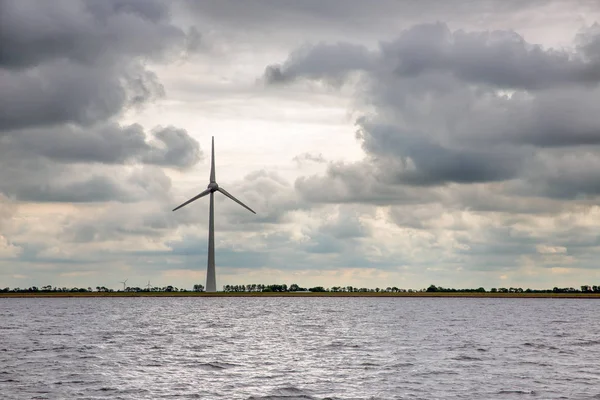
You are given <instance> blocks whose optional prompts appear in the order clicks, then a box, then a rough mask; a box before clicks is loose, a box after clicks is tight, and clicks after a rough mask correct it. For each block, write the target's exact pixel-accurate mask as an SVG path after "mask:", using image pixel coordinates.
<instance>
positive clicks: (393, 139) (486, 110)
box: [264, 23, 600, 209]
mask: <svg viewBox="0 0 600 400" xmlns="http://www.w3.org/2000/svg"><path fill="white" fill-rule="evenodd" d="M598 37H599V31H598V29H597V27H592V28H591V29H588V30H585V31H583V33H581V34H580V35H579V36H578V37H577V39H576V44H575V45H574V46H573V47H572V48H570V49H566V50H554V49H545V48H542V47H541V46H538V45H535V44H532V43H528V42H527V41H526V40H525V39H524V38H523V37H522V36H520V35H519V34H517V33H515V32H512V31H493V32H487V31H483V32H467V31H462V30H457V31H451V30H450V29H449V28H448V27H447V26H446V25H445V24H443V23H436V24H422V25H417V26H414V27H412V28H409V29H406V30H404V31H402V32H401V33H400V35H399V36H398V38H397V39H395V40H392V41H388V42H384V43H382V44H381V45H380V47H379V49H378V50H376V51H372V52H369V51H366V50H364V51H356V49H357V48H359V47H360V46H353V45H350V44H343V45H341V44H335V45H325V44H320V45H317V46H314V47H313V48H312V49H311V48H309V47H303V48H301V49H300V50H298V51H294V52H292V53H291V54H290V56H289V58H288V59H287V60H286V61H285V62H283V63H282V65H281V66H277V65H272V66H269V67H267V69H266V71H265V75H264V78H266V81H267V82H269V83H272V84H275V83H279V84H281V83H290V82H293V81H294V80H300V79H311V80H324V81H327V82H335V81H336V80H340V79H342V80H343V79H345V78H346V77H347V76H348V74H349V72H351V71H357V72H360V74H361V75H360V76H361V80H360V84H359V85H358V86H357V90H356V96H357V103H358V104H362V105H364V106H366V107H367V109H372V110H373V111H372V112H367V113H365V114H366V116H365V117H361V118H359V119H358V120H357V125H358V128H359V131H358V133H357V138H358V139H359V140H360V141H361V142H362V146H363V149H364V150H365V152H366V155H367V157H366V159H365V160H364V161H363V162H361V163H357V164H355V165H351V164H338V165H336V164H331V165H330V167H329V169H328V171H327V173H326V175H325V176H323V177H304V178H300V179H299V180H298V181H297V182H296V188H297V189H298V190H299V191H300V192H301V193H302V195H303V196H304V198H305V199H307V200H311V201H322V202H338V201H348V202H357V201H358V202H375V203H379V204H382V203H383V204H385V202H386V201H389V204H404V203H406V202H410V201H412V200H411V197H412V196H408V197H407V196H406V193H407V192H408V191H410V190H414V187H415V186H430V187H432V189H433V190H420V191H419V195H423V196H426V198H425V199H424V201H426V202H427V201H430V200H431V199H432V198H434V199H435V198H436V197H437V196H438V195H439V193H436V192H435V187H443V186H446V185H449V184H454V185H457V184H458V185H459V186H457V187H456V188H457V190H458V189H460V188H461V187H463V188H464V187H466V186H460V185H473V184H481V183H488V184H493V183H498V182H510V181H513V183H511V185H506V186H505V187H504V188H503V192H504V193H503V194H508V195H511V193H512V195H516V193H517V192H519V190H520V193H519V194H518V195H519V196H533V197H535V196H542V197H549V198H578V197H581V196H585V195H586V194H587V195H592V196H594V195H597V194H598V191H597V190H596V186H597V185H595V184H593V181H594V179H595V180H598V176H597V175H598V174H597V173H596V172H593V171H597V169H588V170H589V171H590V172H589V173H584V174H580V173H579V171H580V166H581V165H583V164H582V162H583V161H582V160H579V161H577V162H572V163H566V164H565V163H563V164H562V165H563V166H564V168H561V169H560V171H561V172H560V173H559V174H556V173H552V171H555V170H557V169H558V168H559V167H558V164H557V160H550V161H549V160H548V159H546V158H547V157H546V155H547V154H550V153H552V154H556V155H558V156H561V157H563V156H564V155H565V154H567V153H568V152H570V151H573V149H577V148H578V147H580V146H583V145H593V146H596V145H598V144H600V118H598V115H599V114H598V112H599V111H600V109H599V108H598V104H599V100H600V90H599V88H598V83H599V82H600V72H599V71H600V58H599V57H598V54H597V50H598V47H597V46H595V43H596V41H597V40H598ZM363 49H364V48H363ZM319 59H323V60H324V62H322V63H319V62H318V60H319ZM330 59H335V62H329V60H330ZM588 151H589V152H591V153H594V154H595V155H596V152H597V149H596V148H595V147H592V148H590V149H589V150H588ZM545 157H546V158H545ZM542 160H545V161H544V162H542ZM518 183H520V184H521V186H520V189H515V188H519V184H518ZM386 185H391V186H392V188H389V187H387V186H386ZM410 187H413V189H411V188H410ZM507 190H508V191H507ZM515 190H516V191H515ZM511 191H512V192H511ZM426 193H427V194H426ZM417 197H418V195H417ZM459 197H460V196H459ZM344 199H345V200H344ZM463 199H464V200H465V201H467V200H468V199H467V198H466V197H463ZM516 203H518V202H516ZM465 206H469V204H465ZM498 206H501V205H500V204H498ZM519 208H520V209H523V207H522V206H519ZM525 208H526V207H525Z"/></svg>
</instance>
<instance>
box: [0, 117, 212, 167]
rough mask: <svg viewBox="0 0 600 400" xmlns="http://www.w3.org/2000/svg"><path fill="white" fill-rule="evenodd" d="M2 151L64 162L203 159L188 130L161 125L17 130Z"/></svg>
mask: <svg viewBox="0 0 600 400" xmlns="http://www.w3.org/2000/svg"><path fill="white" fill-rule="evenodd" d="M0 142H1V143H2V144H3V150H2V151H0V154H2V153H8V152H10V153H12V154H15V153H19V154H20V155H21V156H23V157H37V156H42V157H46V158H48V159H50V160H53V161H56V162H60V163H82V162H83V163H85V162H90V163H93V162H96V163H105V164H126V163H135V162H138V163H139V162H143V163H146V164H156V165H163V166H171V167H181V168H184V167H189V166H192V165H194V164H196V163H197V162H198V161H199V160H200V159H201V158H202V152H201V151H200V146H199V144H198V142H197V141H196V140H195V139H193V138H192V137H190V136H189V135H188V133H187V132H186V131H185V130H184V129H178V128H175V127H172V126H169V127H157V128H155V129H154V130H153V131H152V134H151V135H149V134H146V133H145V132H144V130H143V128H142V127H141V126H140V125H137V124H133V125H129V126H122V125H119V124H117V123H106V124H97V125H94V126H93V127H89V128H81V127H79V126H76V125H66V126H63V127H60V128H59V127H56V128H49V129H33V130H25V131H20V132H13V134H12V135H10V136H7V137H4V138H3V139H0Z"/></svg>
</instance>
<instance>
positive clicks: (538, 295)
mask: <svg viewBox="0 0 600 400" xmlns="http://www.w3.org/2000/svg"><path fill="white" fill-rule="evenodd" d="M35 297H43V298H50V297H56V298H61V297H398V298H399V297H466V298H556V299H565V298H567V299H600V293H488V292H486V293H481V292H416V293H387V292H384V293H364V292H357V293H354V292H353V293H349V292H314V293H295V292H217V293H204V292H38V293H0V298H35Z"/></svg>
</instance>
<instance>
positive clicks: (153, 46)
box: [0, 0, 185, 69]
mask: <svg viewBox="0 0 600 400" xmlns="http://www.w3.org/2000/svg"><path fill="white" fill-rule="evenodd" d="M0 9H1V10H2V12H1V13H0V26H2V30H1V31H0V32H1V33H0V41H1V42H2V48H1V51H0V66H3V67H5V68H11V69H13V68H14V69H22V68H24V67H32V66H38V65H40V64H42V63H44V62H47V61H51V60H58V59H68V60H70V61H73V62H75V63H81V64H86V65H97V64H102V65H107V64H109V65H110V64H114V63H115V62H117V60H120V61H123V58H122V57H125V58H129V57H132V56H133V57H136V56H145V57H151V58H154V59H161V58H162V57H164V55H165V52H170V51H173V49H172V48H171V49H170V47H171V46H173V45H174V44H178V43H179V42H183V41H184V40H185V33H184V32H183V31H182V30H181V29H180V28H178V27H176V26H175V25H173V24H172V22H171V18H170V10H169V6H168V5H167V3H165V2H163V1H157V0H149V1H140V0H119V1H85V0H72V1H66V0H62V1H59V2H56V3H53V4H50V3H39V2H37V1H33V0H23V1H18V2H15V1H10V0H2V2H0Z"/></svg>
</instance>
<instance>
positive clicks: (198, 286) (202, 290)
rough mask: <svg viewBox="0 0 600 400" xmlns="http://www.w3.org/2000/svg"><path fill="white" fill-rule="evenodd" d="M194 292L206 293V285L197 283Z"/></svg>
mask: <svg viewBox="0 0 600 400" xmlns="http://www.w3.org/2000/svg"><path fill="white" fill-rule="evenodd" d="M193 290H194V292H204V285H201V284H200V283H196V284H195V285H194V288H193Z"/></svg>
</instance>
